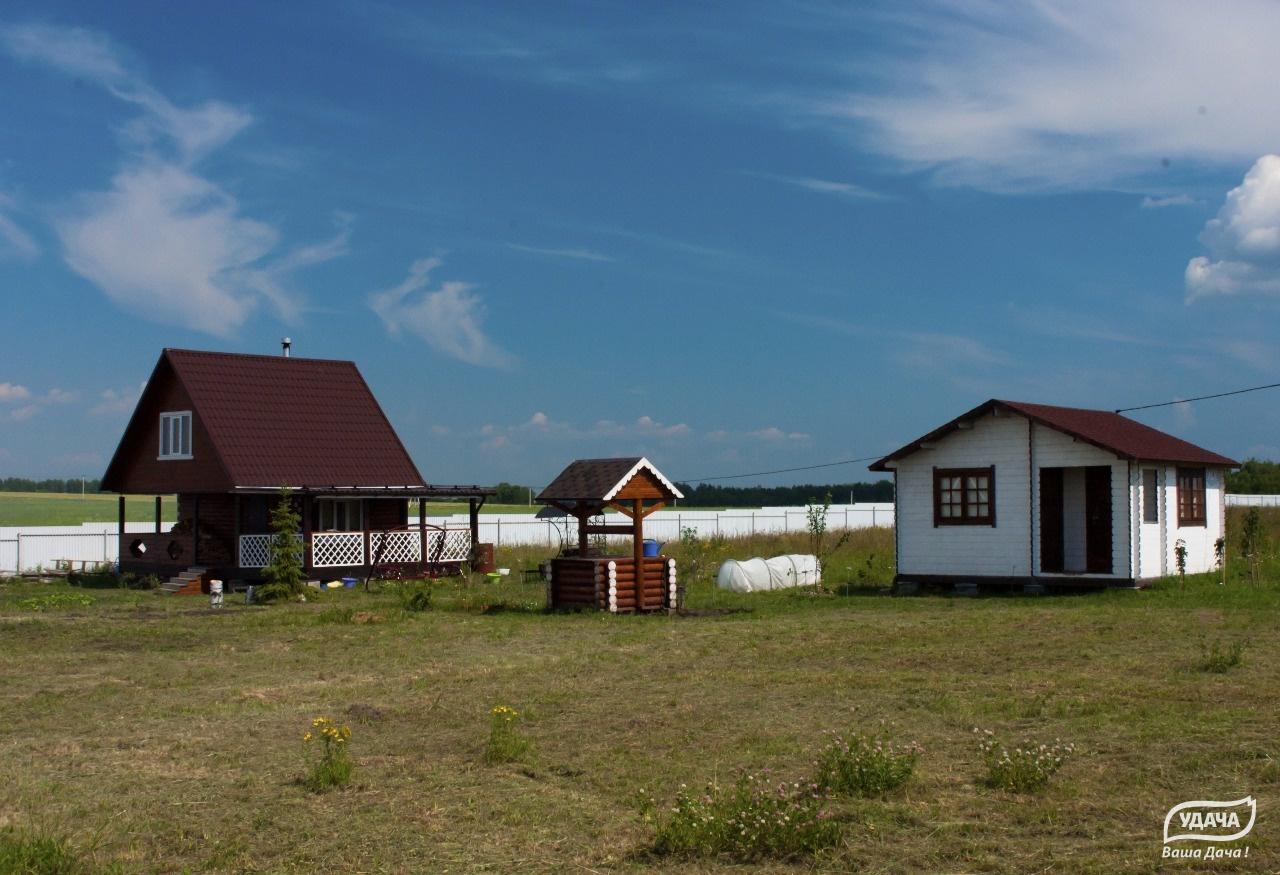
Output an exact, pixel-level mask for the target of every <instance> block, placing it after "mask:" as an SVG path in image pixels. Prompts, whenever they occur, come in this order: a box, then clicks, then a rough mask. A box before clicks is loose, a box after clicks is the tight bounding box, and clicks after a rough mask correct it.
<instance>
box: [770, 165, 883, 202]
mask: <svg viewBox="0 0 1280 875" xmlns="http://www.w3.org/2000/svg"><path fill="white" fill-rule="evenodd" d="M745 173H746V174H747V175H748V176H754V177H756V178H758V179H768V180H772V181H773V182H782V183H786V184H787V185H793V186H795V187H796V188H802V189H804V190H805V191H812V192H816V193H818V194H830V195H835V196H837V197H843V198H849V199H851V200H883V199H884V197H885V196H884V195H882V194H880V193H879V192H875V191H872V190H871V189H869V188H863V187H862V186H860V185H855V184H854V183H852V182H839V181H836V180H833V179H817V178H815V177H812V176H784V175H781V174H777V173H756V172H754V171H745Z"/></svg>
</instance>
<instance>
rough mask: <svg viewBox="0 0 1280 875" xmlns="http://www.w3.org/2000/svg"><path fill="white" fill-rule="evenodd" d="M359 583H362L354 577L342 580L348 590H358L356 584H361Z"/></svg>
mask: <svg viewBox="0 0 1280 875" xmlns="http://www.w3.org/2000/svg"><path fill="white" fill-rule="evenodd" d="M359 582H360V581H358V580H357V579H356V578H354V577H344V578H342V585H343V586H344V587H345V588H347V589H355V588H356V584H357V583H359Z"/></svg>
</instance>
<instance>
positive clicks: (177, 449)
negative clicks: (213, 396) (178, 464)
mask: <svg viewBox="0 0 1280 875" xmlns="http://www.w3.org/2000/svg"><path fill="white" fill-rule="evenodd" d="M160 458H161V459H190V458H191V411H190V410H178V411H174V412H172V413H161V414H160Z"/></svg>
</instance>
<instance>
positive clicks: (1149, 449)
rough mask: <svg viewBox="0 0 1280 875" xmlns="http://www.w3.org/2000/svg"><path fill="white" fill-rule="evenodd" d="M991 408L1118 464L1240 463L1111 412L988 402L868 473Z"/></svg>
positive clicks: (1020, 403)
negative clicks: (1088, 446)
mask: <svg viewBox="0 0 1280 875" xmlns="http://www.w3.org/2000/svg"><path fill="white" fill-rule="evenodd" d="M996 409H1002V410H1008V411H1012V412H1014V413H1018V414H1021V415H1022V416H1025V417H1027V418H1028V419H1030V420H1031V421H1033V422H1036V423H1039V424H1040V425H1045V426H1048V427H1049V428H1053V429H1056V430H1058V431H1060V432H1062V433H1064V434H1068V435H1071V436H1072V437H1074V438H1078V439H1079V440H1082V441H1085V442H1086V443H1090V444H1093V445H1094V446H1096V447H1099V448H1101V449H1104V450H1108V451H1109V452H1112V453H1115V454H1116V455H1117V456H1119V457H1120V458H1122V459H1133V460H1138V459H1142V460H1145V461H1151V462H1177V463H1183V464H1188V465H1211V466H1221V467H1227V468H1238V467H1240V463H1239V462H1237V461H1236V460H1234V459H1229V458H1227V457H1226V456H1221V455H1218V454H1217V453H1215V452H1212V451H1211V450H1206V449H1204V448H1203V447H1198V446H1196V445H1195V444H1193V443H1189V442H1187V441H1184V440H1183V439H1182V438H1177V437H1174V436H1173V435H1171V434H1168V433H1167V432H1163V431H1160V430H1159V429H1157V428H1152V427H1151V426H1149V425H1143V424H1142V423H1141V422H1136V421H1134V420H1132V419H1129V418H1128V417H1126V416H1121V415H1120V414H1119V413H1113V412H1112V411H1110V410H1089V409H1086V408H1082V407H1056V406H1053V405H1050V404H1030V403H1028V402H1025V401H1001V400H999V399H996V398H993V399H991V400H990V401H987V402H985V403H983V404H979V405H978V406H977V407H975V408H974V409H972V410H970V411H969V412H968V413H965V414H962V415H960V416H957V417H956V418H955V419H953V420H951V421H950V422H948V423H947V424H946V425H943V426H941V427H940V428H936V429H934V430H933V431H931V432H929V434H927V435H925V436H924V437H922V438H919V439H918V440H915V441H912V442H911V443H909V444H907V445H906V446H905V447H902V448H901V449H898V450H895V451H894V452H892V453H890V454H889V455H887V456H885V457H884V458H883V459H880V460H879V461H877V462H876V463H875V464H873V465H871V466H870V469H871V470H872V471H887V470H890V469H889V468H887V467H885V463H887V462H891V461H894V460H896V459H901V458H903V457H904V456H909V455H911V454H912V453H914V452H916V451H917V450H919V449H920V448H921V445H922V444H926V443H930V442H932V441H935V440H938V439H939V438H942V437H944V436H946V435H948V434H950V433H951V432H953V431H955V430H956V429H957V428H959V427H960V424H961V423H963V422H970V421H972V420H974V419H977V418H978V417H981V416H985V415H987V414H988V413H990V412H992V411H993V410H996Z"/></svg>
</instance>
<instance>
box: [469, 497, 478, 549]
mask: <svg viewBox="0 0 1280 875" xmlns="http://www.w3.org/2000/svg"><path fill="white" fill-rule="evenodd" d="M467 505H468V510H469V511H470V513H469V516H470V520H469V522H470V523H471V550H472V552H473V553H474V552H475V549H476V545H477V544H479V543H480V506H479V505H477V504H476V499H475V496H474V495H473V496H472V497H471V498H468V499H467Z"/></svg>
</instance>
